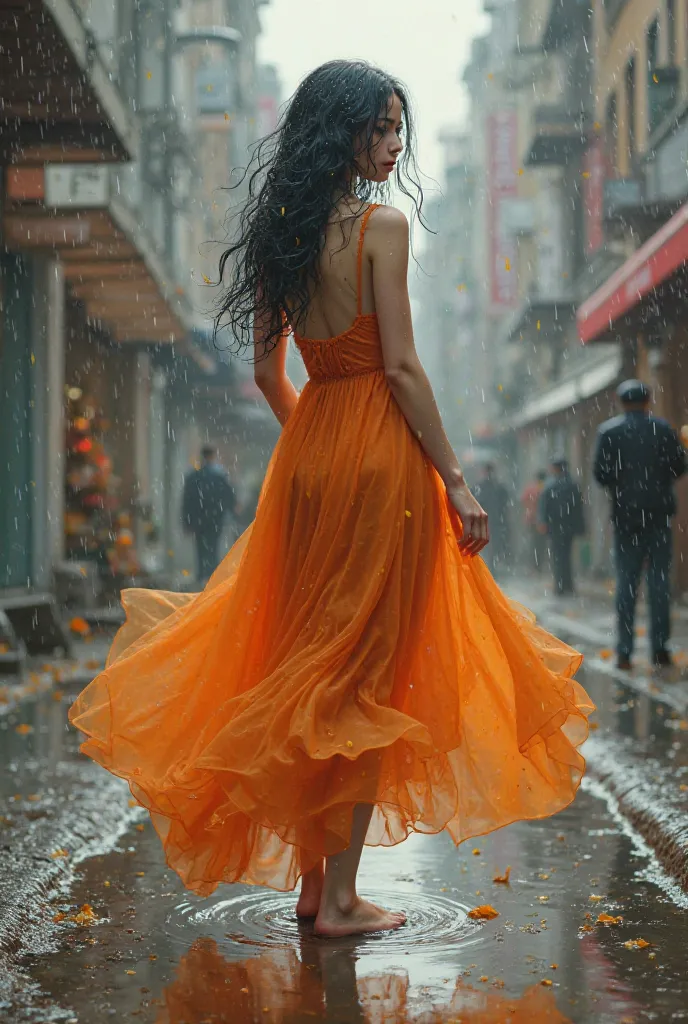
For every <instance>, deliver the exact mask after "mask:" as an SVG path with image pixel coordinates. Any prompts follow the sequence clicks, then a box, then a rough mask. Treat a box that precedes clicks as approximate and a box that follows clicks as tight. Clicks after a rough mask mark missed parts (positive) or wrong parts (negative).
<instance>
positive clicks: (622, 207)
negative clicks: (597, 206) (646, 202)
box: [602, 178, 643, 221]
mask: <svg viewBox="0 0 688 1024" xmlns="http://www.w3.org/2000/svg"><path fill="white" fill-rule="evenodd" d="M602 195H603V198H602V210H603V216H604V219H605V220H606V221H615V220H619V219H620V218H623V217H624V215H625V214H627V213H628V212H629V211H633V210H636V209H638V207H640V206H641V205H642V202H643V185H642V182H641V181H640V180H639V179H638V178H611V179H609V180H608V181H605V183H604V186H603V193H602Z"/></svg>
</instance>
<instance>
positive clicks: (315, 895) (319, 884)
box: [296, 868, 325, 918]
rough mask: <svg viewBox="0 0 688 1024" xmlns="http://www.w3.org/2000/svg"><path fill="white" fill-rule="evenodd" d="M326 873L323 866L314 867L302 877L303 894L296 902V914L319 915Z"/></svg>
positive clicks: (309, 916) (311, 916) (305, 915)
mask: <svg viewBox="0 0 688 1024" xmlns="http://www.w3.org/2000/svg"><path fill="white" fill-rule="evenodd" d="M324 880H325V875H324V872H323V870H322V868H313V870H312V871H308V872H306V874H305V875H304V876H303V877H302V879H301V894H300V896H299V901H298V903H297V904H296V916H297V917H301V918H313V917H317V914H318V910H319V909H320V897H321V896H322V889H323V882H324Z"/></svg>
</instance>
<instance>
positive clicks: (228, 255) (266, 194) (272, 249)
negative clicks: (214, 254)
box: [214, 60, 423, 355]
mask: <svg viewBox="0 0 688 1024" xmlns="http://www.w3.org/2000/svg"><path fill="white" fill-rule="evenodd" d="M395 93H396V95H397V96H398V97H399V100H400V101H401V108H402V120H403V129H404V135H405V140H404V149H403V151H402V153H401V154H400V156H399V159H398V160H397V165H396V169H395V171H394V176H395V181H396V185H397V188H398V189H399V191H401V192H402V193H403V194H404V195H406V196H408V197H409V198H410V199H411V200H412V202H413V204H414V208H415V212H416V213H417V214H418V216H419V217H420V213H421V207H422V204H423V192H422V188H421V185H420V181H419V173H418V167H417V164H416V159H415V154H414V146H415V132H414V124H413V117H412V113H411V109H410V105H409V100H408V95H407V91H406V89H405V88H404V86H403V85H402V84H401V83H400V82H398V81H397V80H396V79H395V78H393V77H392V76H391V75H389V74H387V73H386V72H385V71H382V70H380V69H379V68H377V67H374V66H373V65H371V64H368V63H366V62H365V61H362V60H353V61H351V60H335V61H330V62H329V63H327V64H323V65H322V66H321V67H319V68H316V70H315V71H312V72H311V73H310V74H309V75H308V76H307V77H306V78H305V79H304V80H303V81H302V82H301V84H300V86H299V87H298V89H297V90H296V92H295V94H294V96H293V98H292V100H291V102H290V103H289V105H288V107H287V109H286V111H285V112H284V114H283V115H282V117H281V118H280V122H279V124H278V126H277V128H276V129H275V131H274V132H272V133H271V134H270V135H268V136H266V137H265V138H264V139H262V140H261V141H260V142H259V143H257V144H256V146H255V147H254V149H253V153H252V159H251V162H250V164H249V167H248V168H247V169H246V171H245V172H244V176H243V178H242V181H247V182H248V196H247V199H246V202H245V203H244V204H243V207H242V209H241V212H240V214H239V217H238V218H237V220H238V224H237V225H236V229H235V232H234V236H233V237H232V238H231V241H230V244H229V246H228V248H227V249H226V250H225V251H224V252H223V254H222V256H221V258H220V265H219V280H220V284H222V285H225V290H224V293H223V295H222V297H221V299H220V301H219V303H218V305H217V307H216V309H215V316H214V320H215V332H214V337H215V344H216V345H217V344H218V337H219V336H220V335H223V336H224V335H226V336H227V337H228V341H229V345H228V346H225V345H223V346H218V347H224V348H228V350H229V351H230V352H232V353H233V354H235V355H239V354H241V353H243V352H245V351H246V350H248V349H249V348H250V346H251V345H252V340H253V339H252V334H253V324H254V321H257V320H258V321H260V323H261V324H264V325H265V328H266V332H265V352H266V354H267V352H269V351H270V349H271V348H274V346H275V345H276V344H277V341H278V339H279V337H280V335H281V334H282V332H283V330H284V321H285V319H286V320H287V321H289V323H291V324H293V323H298V322H299V321H300V319H301V318H302V317H303V316H304V315H305V313H306V312H307V309H308V305H309V303H310V298H311V295H312V292H313V289H314V287H315V286H316V285H317V283H318V281H319V260H320V256H321V253H322V249H323V244H324V240H325V231H326V228H327V225H328V222H329V220H330V217H331V215H332V213H333V211H335V210H336V208H337V203H338V202H339V200H340V199H341V198H342V196H343V195H344V194H350V195H353V196H355V197H356V198H357V199H359V200H360V201H361V204H362V205H361V210H360V212H359V213H357V214H356V215H353V214H352V217H351V221H350V223H351V229H352V230H353V224H354V223H355V221H356V219H357V217H358V216H360V214H361V213H363V210H364V205H363V204H366V203H369V202H374V201H382V200H384V199H386V198H387V195H388V186H387V185H386V183H383V184H381V183H376V182H372V181H369V180H367V179H365V178H362V177H361V176H360V174H359V173H358V170H357V159H361V158H364V157H365V153H366V152H367V154H368V157H369V159H370V158H371V156H372V151H373V148H374V146H375V144H376V142H377V140H376V137H375V125H376V122H377V121H379V118H380V117H381V116H382V117H384V116H386V112H387V109H388V106H389V103H390V101H391V100H392V98H393V96H394V94H395ZM361 139H363V140H365V141H364V144H363V148H362V149H359V151H358V152H357V150H356V146H357V140H358V145H359V147H360V140H361ZM230 187H236V186H230ZM421 222H422V218H421ZM342 234H343V238H342V248H344V246H345V245H346V242H347V238H346V236H345V235H344V229H343V228H342ZM349 237H350V234H349ZM225 278H226V281H225Z"/></svg>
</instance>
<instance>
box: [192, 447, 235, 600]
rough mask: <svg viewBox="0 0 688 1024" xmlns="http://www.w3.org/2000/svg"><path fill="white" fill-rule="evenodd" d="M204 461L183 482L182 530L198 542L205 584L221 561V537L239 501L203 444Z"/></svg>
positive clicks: (212, 450) (210, 450)
mask: <svg viewBox="0 0 688 1024" xmlns="http://www.w3.org/2000/svg"><path fill="white" fill-rule="evenodd" d="M201 458H202V464H201V467H200V469H192V470H190V471H189V472H188V473H187V475H186V478H185V480H184V494H183V498H182V527H183V529H184V532H185V533H193V535H194V537H195V539H196V558H197V563H198V582H199V583H200V584H205V583H206V582H207V581H208V579H209V578H210V577H211V576H212V574H213V573H214V572H215V569H216V568H217V566H218V564H219V562H220V554H219V544H220V536H221V534H222V529H223V526H224V525H225V520H226V519H227V518H228V517H229V516H232V515H233V514H234V512H235V509H236V498H235V494H234V488H233V487H232V485H231V483H230V482H229V477H228V475H227V472H226V470H225V469H223V467H222V466H221V465H220V463H219V462H218V461H217V452H216V450H215V448H213V446H212V445H209V444H208V445H204V446H203V448H202V449H201Z"/></svg>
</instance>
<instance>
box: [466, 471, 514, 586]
mask: <svg viewBox="0 0 688 1024" xmlns="http://www.w3.org/2000/svg"><path fill="white" fill-rule="evenodd" d="M473 491H474V494H475V497H476V499H477V500H478V501H479V502H480V504H481V505H482V507H483V509H484V510H485V511H486V512H487V518H488V522H489V524H490V543H489V544H488V545H487V547H486V548H485V549H484V550H483V552H482V557H483V559H484V561H485V563H486V565H487V567H488V568H489V570H490V572H491V573H492V574H493V575H495V574H497V575H499V573H500V571H501V570H502V569H503V567H504V566H505V565H506V562H507V558H508V551H509V492H508V491H507V489H506V487H505V486H504V484H503V483H501V482H500V481H499V479H498V477H497V472H496V468H495V465H494V463H492V462H486V463H485V464H484V465H483V467H482V471H481V478H480V482H479V483H477V484H476V485H475V487H474V488H473Z"/></svg>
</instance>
